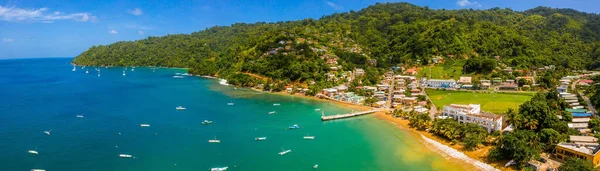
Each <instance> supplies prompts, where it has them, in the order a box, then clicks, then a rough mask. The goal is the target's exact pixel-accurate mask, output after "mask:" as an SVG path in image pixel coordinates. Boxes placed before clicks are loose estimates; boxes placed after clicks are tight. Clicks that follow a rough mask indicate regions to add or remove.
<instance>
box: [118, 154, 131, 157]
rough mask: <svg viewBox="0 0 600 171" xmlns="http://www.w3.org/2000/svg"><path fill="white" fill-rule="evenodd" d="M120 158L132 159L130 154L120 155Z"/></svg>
mask: <svg viewBox="0 0 600 171" xmlns="http://www.w3.org/2000/svg"><path fill="white" fill-rule="evenodd" d="M119 157H121V158H131V155H130V154H119Z"/></svg>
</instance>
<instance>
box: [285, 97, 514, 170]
mask: <svg viewBox="0 0 600 171" xmlns="http://www.w3.org/2000/svg"><path fill="white" fill-rule="evenodd" d="M274 93H275V94H280V95H288V96H289V95H291V96H297V97H303V98H309V99H314V100H320V101H327V102H331V103H335V104H336V105H339V106H342V107H346V108H350V109H353V110H359V111H366V110H371V109H373V108H372V107H368V106H363V105H358V104H352V103H347V102H340V101H335V100H327V99H321V98H317V97H314V96H306V95H303V94H289V93H286V92H274ZM372 115H373V116H374V117H376V118H378V119H381V120H384V121H387V122H389V123H392V124H393V125H395V126H396V127H397V128H398V129H400V130H402V131H407V132H409V133H410V134H411V135H413V136H414V137H415V138H419V139H421V140H422V142H423V143H424V144H426V145H427V146H430V147H431V149H438V147H435V146H434V144H432V143H429V142H427V141H426V139H425V138H428V139H430V140H434V141H435V142H439V143H440V144H441V145H444V146H447V147H449V148H452V149H454V150H456V151H458V152H460V153H463V154H464V155H466V156H468V158H470V159H465V158H457V157H456V155H455V154H448V152H447V150H436V151H437V152H439V153H441V154H442V155H444V156H446V158H447V159H448V160H450V161H452V162H462V163H466V164H469V165H471V166H472V167H467V168H470V169H477V170H493V169H490V167H489V166H491V167H494V168H495V169H497V170H503V171H513V170H514V169H512V168H507V167H504V163H506V161H500V162H489V161H487V152H488V150H489V149H490V148H492V147H491V146H482V147H480V148H478V149H476V150H473V151H465V150H463V149H462V146H461V145H460V144H454V145H453V144H452V142H450V141H448V140H445V139H442V138H440V137H437V136H435V135H433V134H431V133H429V132H426V131H417V130H415V129H412V128H410V127H409V126H408V123H409V121H408V120H403V119H400V118H394V117H393V116H391V115H388V114H386V112H384V111H379V112H375V113H373V114H372ZM423 137H425V138H423ZM474 161H479V162H480V163H475V162H474ZM481 165H488V166H481Z"/></svg>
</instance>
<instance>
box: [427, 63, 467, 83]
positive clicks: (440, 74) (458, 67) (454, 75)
mask: <svg viewBox="0 0 600 171" xmlns="http://www.w3.org/2000/svg"><path fill="white" fill-rule="evenodd" d="M463 65H465V61H464V60H460V61H456V62H450V61H449V62H447V63H445V64H443V65H434V66H425V67H423V69H422V70H421V71H419V73H418V74H417V76H418V77H419V78H423V77H425V78H433V79H455V80H456V79H458V78H459V77H460V76H461V75H462V70H463Z"/></svg>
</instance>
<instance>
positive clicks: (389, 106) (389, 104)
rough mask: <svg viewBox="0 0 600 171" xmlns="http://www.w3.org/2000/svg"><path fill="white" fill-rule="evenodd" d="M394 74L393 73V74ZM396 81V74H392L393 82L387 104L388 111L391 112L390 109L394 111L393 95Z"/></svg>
mask: <svg viewBox="0 0 600 171" xmlns="http://www.w3.org/2000/svg"><path fill="white" fill-rule="evenodd" d="M392 73H393V72H392ZM394 79H395V74H392V82H390V89H389V90H388V92H389V94H388V99H387V104H386V108H387V110H388V111H390V109H392V102H393V101H392V94H394V85H395V82H394Z"/></svg>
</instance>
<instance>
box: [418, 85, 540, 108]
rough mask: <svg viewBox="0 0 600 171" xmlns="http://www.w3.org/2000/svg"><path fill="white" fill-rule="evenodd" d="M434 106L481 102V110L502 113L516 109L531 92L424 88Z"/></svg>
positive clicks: (530, 95)
mask: <svg viewBox="0 0 600 171" xmlns="http://www.w3.org/2000/svg"><path fill="white" fill-rule="evenodd" d="M425 91H426V92H427V95H429V98H431V100H432V101H433V104H435V106H436V107H440V108H441V107H444V105H449V104H481V110H483V111H487V112H492V113H496V114H503V113H504V112H506V110H508V108H513V109H515V110H517V109H518V108H519V105H521V104H522V103H523V102H525V101H527V100H529V99H531V97H533V95H534V92H531V93H475V92H461V91H449V90H435V89H427V90H425Z"/></svg>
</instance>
